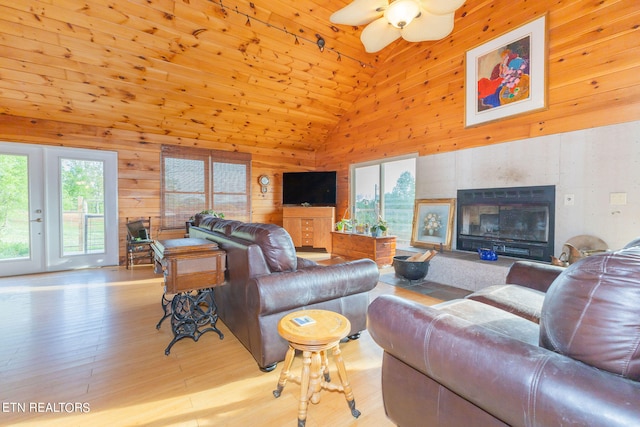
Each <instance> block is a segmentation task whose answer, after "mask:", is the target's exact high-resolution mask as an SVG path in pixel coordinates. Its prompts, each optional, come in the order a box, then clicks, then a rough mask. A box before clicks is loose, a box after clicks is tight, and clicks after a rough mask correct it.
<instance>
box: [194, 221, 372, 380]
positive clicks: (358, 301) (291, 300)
mask: <svg viewBox="0 0 640 427" xmlns="http://www.w3.org/2000/svg"><path fill="white" fill-rule="evenodd" d="M189 236H190V237H197V238H203V239H208V240H211V241H214V242H216V243H218V246H219V247H220V248H221V249H223V250H224V251H226V253H227V255H226V261H227V271H226V273H225V274H226V282H225V285H223V286H220V287H218V288H216V289H215V291H214V293H215V301H216V305H217V308H218V313H219V315H220V319H221V320H222V321H223V322H224V324H225V325H226V326H227V327H228V328H229V329H230V330H231V332H233V334H234V335H235V336H236V337H237V338H238V340H240V342H242V344H243V345H244V346H245V347H246V348H247V349H248V350H249V352H250V353H251V354H252V355H253V357H254V358H255V360H256V362H257V363H258V366H259V367H260V369H262V370H264V371H270V370H273V369H274V368H275V367H276V363H277V362H279V361H281V360H284V356H285V353H286V351H287V348H288V343H287V341H285V340H284V339H283V338H282V337H280V335H279V334H278V322H279V321H280V319H281V318H282V317H283V316H284V315H286V314H288V313H290V312H292V311H296V310H303V309H323V310H331V311H335V312H337V313H340V314H342V315H344V316H345V317H347V318H348V319H349V321H350V322H351V332H350V334H349V337H350V338H352V339H355V338H357V337H358V336H359V335H360V332H361V331H363V330H364V329H366V313H367V306H368V305H369V291H370V290H372V289H373V288H374V287H375V286H376V284H377V283H378V277H379V274H380V273H379V271H378V267H377V266H376V264H375V262H373V261H371V260H368V259H362V260H358V261H353V262H346V263H342V264H337V265H330V266H320V265H318V264H317V263H315V262H313V261H310V260H306V259H303V258H299V257H297V255H296V250H295V247H294V245H293V241H292V240H291V236H289V233H287V231H286V230H285V229H284V228H282V227H279V226H277V225H274V224H250V223H243V222H240V221H232V220H225V219H221V218H213V217H210V216H200V215H198V216H196V220H195V223H194V225H193V226H191V227H190V228H189Z"/></svg>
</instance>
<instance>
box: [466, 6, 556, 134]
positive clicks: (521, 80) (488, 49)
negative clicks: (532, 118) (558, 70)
mask: <svg viewBox="0 0 640 427" xmlns="http://www.w3.org/2000/svg"><path fill="white" fill-rule="evenodd" d="M546 80H547V25H546V16H543V17H541V18H538V19H536V20H534V21H531V22H529V23H528V24H525V25H523V26H521V27H519V28H516V29H515V30H512V31H510V32H508V33H507V34H504V35H502V36H500V37H497V38H495V39H493V40H491V41H489V42H487V43H484V44H482V45H480V46H478V47H476V48H473V49H471V50H469V51H467V54H466V59H465V100H466V102H465V126H466V127H470V126H476V125H479V124H482V123H487V122H492V121H495V120H499V119H503V118H505V117H511V116H515V115H519V114H523V113H528V112H531V111H535V110H541V109H544V108H546V106H547V82H546Z"/></svg>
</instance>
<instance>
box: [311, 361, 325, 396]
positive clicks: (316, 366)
mask: <svg viewBox="0 0 640 427" xmlns="http://www.w3.org/2000/svg"><path fill="white" fill-rule="evenodd" d="M322 371H323V366H322V356H321V354H320V353H319V352H317V351H314V352H313V353H311V380H310V382H309V399H310V400H311V403H313V404H314V405H315V404H317V403H318V402H320V390H321V389H322V388H321V384H322V383H321V381H320V374H322Z"/></svg>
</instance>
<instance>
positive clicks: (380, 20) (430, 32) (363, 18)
mask: <svg viewBox="0 0 640 427" xmlns="http://www.w3.org/2000/svg"><path fill="white" fill-rule="evenodd" d="M464 2H465V0H395V1H392V3H391V4H389V1H388V0H353V2H351V4H349V5H347V6H345V7H343V8H342V9H340V10H338V11H337V12H334V13H333V14H332V15H331V17H330V18H329V20H330V21H331V22H332V23H334V24H344V25H364V24H369V25H367V26H366V27H365V28H364V30H362V34H361V35H360V40H361V41H362V44H364V48H365V50H366V51H367V52H369V53H373V52H377V51H379V50H381V49H383V48H384V47H386V46H388V45H389V44H391V43H392V42H394V41H395V40H397V39H399V38H400V37H402V38H403V39H405V40H407V41H410V42H421V41H427V40H440V39H442V38H444V37H446V36H448V35H449V34H450V33H451V31H452V30H453V18H454V13H455V11H456V9H458V8H459V7H460V6H462V4H463V3H464Z"/></svg>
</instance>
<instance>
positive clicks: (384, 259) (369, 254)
mask: <svg viewBox="0 0 640 427" xmlns="http://www.w3.org/2000/svg"><path fill="white" fill-rule="evenodd" d="M331 237H332V246H333V251H332V252H331V253H332V254H333V255H339V256H342V257H345V258H348V259H360V258H369V259H372V260H374V261H375V262H376V264H378V266H380V267H382V266H384V265H390V264H393V257H394V256H395V255H396V237H395V236H385V237H371V236H369V235H366V234H355V233H340V232H336V231H334V232H332V233H331Z"/></svg>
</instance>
